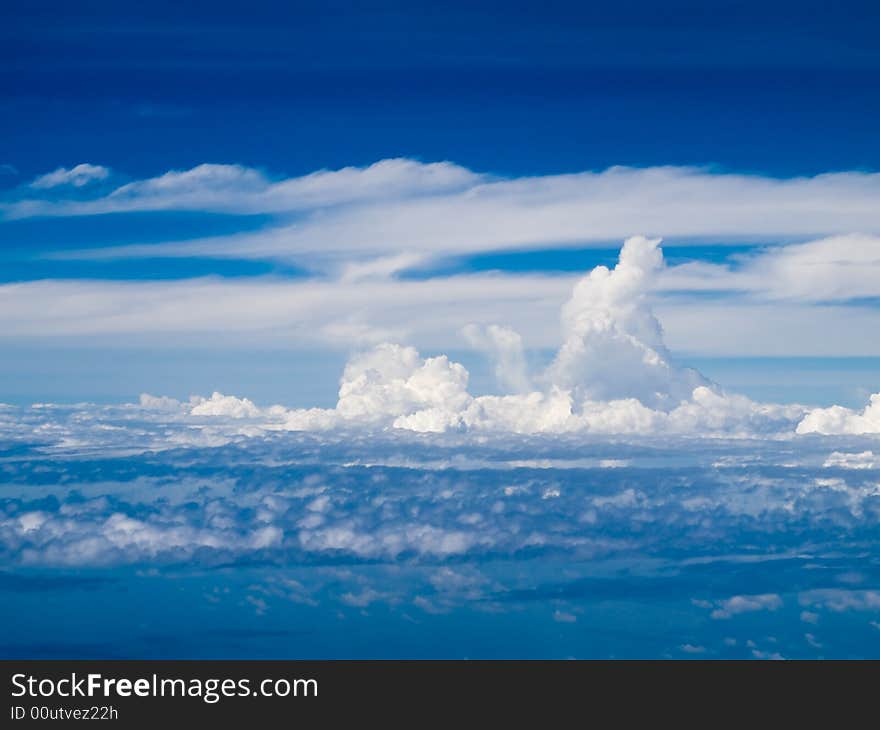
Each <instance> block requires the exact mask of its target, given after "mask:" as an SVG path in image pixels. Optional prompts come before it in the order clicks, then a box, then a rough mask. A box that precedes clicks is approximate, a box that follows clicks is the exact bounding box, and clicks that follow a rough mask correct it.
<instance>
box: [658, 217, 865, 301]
mask: <svg viewBox="0 0 880 730" xmlns="http://www.w3.org/2000/svg"><path fill="white" fill-rule="evenodd" d="M659 286H660V288H662V289H665V290H684V291H713V290H714V291H723V292H740V293H744V294H750V295H752V296H755V297H759V298H761V299H763V300H765V301H780V300H786V301H804V302H835V301H851V300H856V299H869V298H875V297H880V237H877V236H869V235H863V234H848V235H842V236H832V237H830V238H823V239H820V240H817V241H809V242H806V243H796V244H790V245H785V246H775V247H772V248H765V249H762V250H760V251H758V252H757V253H754V254H751V255H749V256H746V257H741V260H740V261H739V262H738V265H737V266H736V267H735V268H733V267H731V266H729V265H718V264H708V263H705V262H694V263H688V264H683V265H681V266H677V267H675V268H672V269H669V270H667V271H666V272H665V274H664V276H663V277H662V279H661V280H660V282H659Z"/></svg>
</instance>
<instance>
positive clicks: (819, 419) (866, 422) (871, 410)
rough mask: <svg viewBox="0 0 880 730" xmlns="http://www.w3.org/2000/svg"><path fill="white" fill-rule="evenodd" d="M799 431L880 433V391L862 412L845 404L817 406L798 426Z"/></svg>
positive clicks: (803, 432) (872, 397)
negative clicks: (827, 406) (844, 405)
mask: <svg viewBox="0 0 880 730" xmlns="http://www.w3.org/2000/svg"><path fill="white" fill-rule="evenodd" d="M797 432H798V433H801V434H806V433H822V434H860V433H880V393H875V394H874V395H872V396H871V400H870V402H869V403H868V405H867V406H865V409H864V410H863V411H861V412H857V411H854V410H852V409H850V408H844V407H843V406H831V407H830V408H815V409H813V410H811V411H810V412H809V413H807V414H806V415H805V416H804V418H803V420H802V421H801V422H800V423H799V424H798V426H797Z"/></svg>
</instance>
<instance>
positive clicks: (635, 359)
mask: <svg viewBox="0 0 880 730" xmlns="http://www.w3.org/2000/svg"><path fill="white" fill-rule="evenodd" d="M659 242H660V241H659V240H658V239H653V240H649V239H646V238H643V237H635V238H630V239H628V240H627V241H626V242H625V243H624V245H623V248H622V249H621V252H620V261H619V262H618V264H617V266H616V267H615V268H614V269H613V270H609V269H608V268H606V267H604V266H597V267H596V268H595V269H593V270H592V271H591V272H590V273H589V275H587V276H585V277H584V278H583V279H581V280H580V281H579V282H578V283H577V285H576V286H575V288H574V292H573V293H572V296H571V299H569V301H568V302H567V303H566V304H565V306H564V307H563V309H562V322H563V333H564V341H563V343H562V347H561V348H560V350H559V353H558V354H557V356H556V359H555V360H554V362H553V364H552V365H551V366H550V368H549V370H548V372H547V379H548V380H549V381H550V382H551V383H553V384H554V385H557V386H559V387H560V388H564V389H566V390H571V391H573V392H574V394H575V395H576V396H582V397H585V398H587V399H590V400H609V399H614V398H621V397H635V398H637V399H638V400H639V401H641V402H642V403H643V404H646V405H657V404H663V405H668V404H672V403H678V402H679V401H680V400H681V399H682V398H686V397H688V396H689V395H690V394H691V393H692V392H693V390H694V388H695V387H697V386H698V385H706V384H707V381H706V380H705V379H704V378H702V377H701V376H700V375H699V374H698V373H696V372H694V371H692V370H686V369H681V368H678V367H675V366H674V365H672V364H671V363H670V359H669V354H668V353H667V352H666V348H665V346H664V345H663V335H662V329H661V327H660V323H659V322H658V321H657V319H656V318H655V317H654V314H653V312H652V311H651V309H650V307H649V306H648V304H647V302H646V297H647V295H648V293H649V291H650V290H651V288H652V286H653V283H654V278H655V277H656V275H657V273H658V272H659V271H660V269H661V268H662V265H663V254H662V252H661V251H660V249H659V248H658V244H659Z"/></svg>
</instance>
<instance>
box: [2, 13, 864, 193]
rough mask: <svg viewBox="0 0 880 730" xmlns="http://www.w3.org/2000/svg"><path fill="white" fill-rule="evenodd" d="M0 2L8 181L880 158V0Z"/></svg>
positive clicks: (833, 162)
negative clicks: (393, 162) (98, 175)
mask: <svg viewBox="0 0 880 730" xmlns="http://www.w3.org/2000/svg"><path fill="white" fill-rule="evenodd" d="M3 16H4V17H3V24H2V28H0V164H5V165H12V166H13V167H14V168H15V169H17V170H18V171H19V173H20V176H21V177H19V178H18V180H19V181H21V180H22V179H27V178H29V177H31V176H33V175H36V174H38V173H40V172H44V171H46V170H48V169H54V168H55V167H57V166H59V165H68V166H69V165H73V164H76V163H79V162H83V161H90V162H94V163H99V164H104V165H109V166H111V167H115V168H118V169H122V170H125V171H126V173H128V174H130V175H133V176H142V175H148V174H154V173H157V172H162V171H164V170H167V169H169V168H170V167H188V166H191V165H195V164H198V163H201V162H205V161H216V162H241V163H244V164H248V165H254V166H263V167H266V168H269V169H272V170H274V171H278V172H284V173H288V174H296V173H300V172H308V171H311V170H314V169H317V168H321V167H331V168H332V167H339V166H343V165H351V164H366V163H369V162H373V161H375V160H377V159H381V158H384V157H391V156H410V157H416V158H419V159H425V160H436V159H451V160H455V161H456V162H458V163H459V164H463V165H465V166H469V167H471V168H475V169H479V170H485V171H492V172H500V173H506V174H522V173H529V172H540V173H542V174H545V173H550V172H557V171H572V170H583V169H594V168H602V167H605V166H607V165H610V164H634V165H652V164H658V163H663V164H666V163H696V164H715V165H718V166H719V167H721V168H723V169H735V170H741V171H761V172H765V173H770V174H780V175H787V174H792V173H813V172H821V171H826V170H829V169H854V168H861V169H877V168H878V167H880V143H878V139H877V135H876V119H877V116H878V111H880V95H878V93H877V82H878V79H880V45H878V44H877V42H876V39H877V30H878V27H880V25H878V18H880V11H878V9H877V5H876V3H869V2H840V3H834V4H831V3H824V2H822V3H819V2H797V3H788V2H782V3H774V2H769V3H768V2H760V3H750V2H710V3H706V2H700V1H698V0H684V1H682V0H674V1H673V2H663V3H659V2H644V1H643V0H624V1H622V2H621V1H617V2H614V3H568V2H542V3H539V4H536V3H521V2H503V3H501V2H478V3H472V2H471V3H413V2H407V3H397V2H372V3H339V2H322V3H308V4H306V3H297V2H249V3H247V4H243V3H241V2H232V3H230V2H222V1H221V2H213V3H211V4H210V5H206V4H204V3H194V2H180V1H176V2H161V1H159V2H150V3H120V2H106V1H100V2H77V3H69V2H47V1H45V0H27V1H26V2H19V1H17V0H12V1H7V2H5V3H4V12H3ZM7 169H8V168H7ZM5 177H7V178H13V177H16V176H14V175H10V174H8V173H7V175H5ZM8 182H12V180H11V179H9V180H8Z"/></svg>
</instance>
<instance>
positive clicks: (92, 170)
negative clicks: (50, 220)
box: [30, 162, 110, 190]
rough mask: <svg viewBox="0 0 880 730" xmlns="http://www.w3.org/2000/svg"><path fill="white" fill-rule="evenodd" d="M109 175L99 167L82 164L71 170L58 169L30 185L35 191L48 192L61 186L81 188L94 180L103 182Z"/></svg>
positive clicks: (41, 176)
mask: <svg viewBox="0 0 880 730" xmlns="http://www.w3.org/2000/svg"><path fill="white" fill-rule="evenodd" d="M109 175H110V170H109V169H108V168H106V167H102V166H101V165H90V164H88V163H85V162H84V163H82V164H81V165H76V166H74V167H71V168H66V167H59V168H58V169H57V170H55V171H54V172H48V173H46V174H45V175H40V177H38V178H36V179H35V180H34V181H33V182H32V183H31V185H30V186H31V187H32V188H34V189H35V190H49V189H51V188H57V187H59V186H62V185H72V186H73V187H75V188H81V187H84V186H85V185H88V184H89V183H90V182H94V181H96V180H105V179H106V178H107V177H109Z"/></svg>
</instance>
